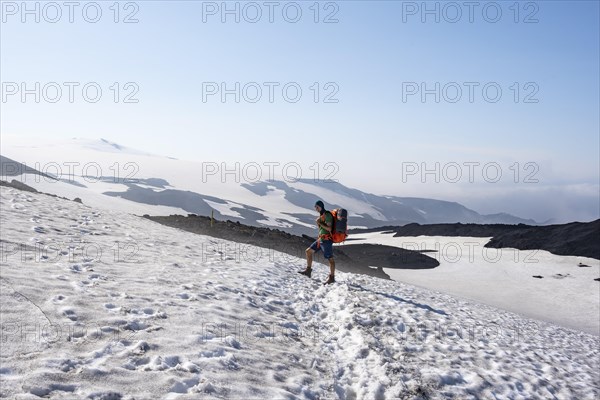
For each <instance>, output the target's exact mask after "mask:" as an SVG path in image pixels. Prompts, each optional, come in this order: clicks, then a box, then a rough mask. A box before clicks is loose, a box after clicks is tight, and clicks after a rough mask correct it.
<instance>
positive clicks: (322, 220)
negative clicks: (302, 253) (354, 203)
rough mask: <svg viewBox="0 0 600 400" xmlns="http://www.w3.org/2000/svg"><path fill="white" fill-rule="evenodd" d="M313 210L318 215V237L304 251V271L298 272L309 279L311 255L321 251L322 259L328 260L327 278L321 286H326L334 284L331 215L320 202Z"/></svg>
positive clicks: (319, 201)
mask: <svg viewBox="0 0 600 400" xmlns="http://www.w3.org/2000/svg"><path fill="white" fill-rule="evenodd" d="M315 210H317V212H318V213H319V218H317V221H316V222H317V226H318V227H319V237H318V238H317V240H315V242H314V243H313V244H311V245H310V247H309V248H308V249H306V264H307V265H306V269H305V270H304V271H298V272H299V273H300V274H302V275H306V276H308V277H309V278H310V275H311V273H312V261H313V254H314V253H317V252H318V251H319V250H321V249H323V257H325V258H326V259H327V260H329V277H328V278H327V280H326V281H325V282H324V283H323V284H324V285H328V284H330V283H333V282H335V261H334V259H333V240H332V239H333V238H332V236H331V230H332V229H333V215H332V214H331V213H330V212H329V211H327V210H325V205H324V204H323V202H322V201H321V200H318V201H317V202H316V203H315Z"/></svg>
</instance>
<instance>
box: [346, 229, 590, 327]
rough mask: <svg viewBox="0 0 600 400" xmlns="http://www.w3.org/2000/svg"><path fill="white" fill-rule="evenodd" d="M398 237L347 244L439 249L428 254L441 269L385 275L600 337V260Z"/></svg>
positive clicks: (467, 240) (373, 235)
mask: <svg viewBox="0 0 600 400" xmlns="http://www.w3.org/2000/svg"><path fill="white" fill-rule="evenodd" d="M393 235H394V233H383V232H370V233H364V234H355V235H352V239H355V240H353V241H349V242H347V244H349V245H354V244H360V243H371V244H383V245H388V246H394V247H400V248H405V249H408V250H418V251H422V250H434V251H435V252H427V253H424V254H425V255H427V256H429V257H433V258H435V259H436V260H437V261H438V262H439V263H440V265H439V266H438V267H436V268H432V269H421V270H418V269H392V268H384V271H385V273H386V274H388V275H389V276H390V277H391V278H392V279H394V280H397V281H401V282H405V283H410V284H413V285H417V286H421V287H424V288H428V289H432V290H439V291H443V292H444V293H449V294H452V295H456V296H461V297H466V298H469V299H472V300H476V301H478V302H482V303H486V304H489V305H492V306H495V307H499V308H502V309H505V310H509V311H513V312H517V313H521V314H524V315H526V316H528V317H531V318H535V319H542V320H545V321H549V322H553V323H556V324H561V325H563V326H566V327H569V328H574V329H579V330H582V331H585V332H588V333H593V334H595V335H600V282H597V281H595V280H594V279H596V278H598V277H600V260H596V259H594V258H588V257H575V256H559V255H555V254H552V253H550V252H548V251H544V250H518V249H513V248H502V249H493V248H491V249H490V248H485V247H484V246H485V244H486V243H487V242H489V240H490V239H491V238H476V237H448V236H398V237H394V236H393ZM356 239H359V240H356ZM360 239H362V240H360ZM580 263H581V264H584V265H587V266H588V267H579V264H580ZM534 276H542V277H543V278H534Z"/></svg>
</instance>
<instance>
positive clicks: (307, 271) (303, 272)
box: [298, 268, 312, 278]
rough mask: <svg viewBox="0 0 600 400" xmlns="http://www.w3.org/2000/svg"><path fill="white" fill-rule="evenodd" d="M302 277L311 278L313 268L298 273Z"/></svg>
mask: <svg viewBox="0 0 600 400" xmlns="http://www.w3.org/2000/svg"><path fill="white" fill-rule="evenodd" d="M298 273H299V274H301V275H306V276H308V277H309V278H310V274H312V268H306V269H305V270H304V271H298Z"/></svg>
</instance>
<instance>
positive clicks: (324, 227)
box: [317, 219, 333, 232]
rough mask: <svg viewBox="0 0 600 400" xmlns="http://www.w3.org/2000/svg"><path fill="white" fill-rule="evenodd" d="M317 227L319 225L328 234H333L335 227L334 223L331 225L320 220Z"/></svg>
mask: <svg viewBox="0 0 600 400" xmlns="http://www.w3.org/2000/svg"><path fill="white" fill-rule="evenodd" d="M317 225H319V227H321V228H323V229H325V230H326V231H327V232H331V227H332V225H333V221H331V222H330V223H327V222H322V221H321V220H320V219H319V220H317Z"/></svg>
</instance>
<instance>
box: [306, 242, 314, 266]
mask: <svg viewBox="0 0 600 400" xmlns="http://www.w3.org/2000/svg"><path fill="white" fill-rule="evenodd" d="M314 252H315V251H314V250H313V249H311V248H310V247H309V248H308V249H306V268H312V261H313V253H314Z"/></svg>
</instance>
